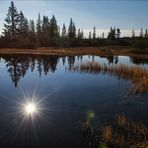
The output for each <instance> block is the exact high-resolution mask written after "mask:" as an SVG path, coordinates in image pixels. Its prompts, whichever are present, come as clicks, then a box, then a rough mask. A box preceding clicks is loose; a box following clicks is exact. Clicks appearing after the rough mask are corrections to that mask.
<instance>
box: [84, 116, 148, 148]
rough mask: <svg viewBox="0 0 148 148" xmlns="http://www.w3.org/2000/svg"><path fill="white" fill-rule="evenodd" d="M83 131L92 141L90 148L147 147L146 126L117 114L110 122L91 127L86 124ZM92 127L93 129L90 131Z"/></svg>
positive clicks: (147, 135)
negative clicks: (102, 147)
mask: <svg viewBox="0 0 148 148" xmlns="http://www.w3.org/2000/svg"><path fill="white" fill-rule="evenodd" d="M85 127H86V128H85V129H84V128H83V133H84V134H85V136H87V138H88V139H89V140H90V143H92V148H97V147H101V146H104V147H108V148H110V147H111V148H148V128H147V127H145V126H144V125H143V124H142V123H140V122H134V121H132V120H129V119H128V118H126V117H125V116H124V114H121V115H118V116H117V117H116V118H115V121H114V122H113V123H112V124H105V125H103V126H101V125H99V126H98V128H92V127H91V125H89V124H87V126H85ZM92 129H93V131H92Z"/></svg>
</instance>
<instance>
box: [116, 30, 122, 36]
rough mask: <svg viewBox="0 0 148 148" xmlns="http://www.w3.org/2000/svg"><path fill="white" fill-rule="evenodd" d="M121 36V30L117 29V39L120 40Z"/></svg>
mask: <svg viewBox="0 0 148 148" xmlns="http://www.w3.org/2000/svg"><path fill="white" fill-rule="evenodd" d="M120 35H121V31H120V28H117V34H116V37H117V38H120Z"/></svg>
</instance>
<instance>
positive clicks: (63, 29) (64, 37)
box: [61, 24, 67, 39]
mask: <svg viewBox="0 0 148 148" xmlns="http://www.w3.org/2000/svg"><path fill="white" fill-rule="evenodd" d="M61 37H62V38H63V39H66V37H67V34H66V26H65V24H63V28H62V35H61Z"/></svg>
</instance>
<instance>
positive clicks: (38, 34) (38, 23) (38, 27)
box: [36, 13, 42, 44]
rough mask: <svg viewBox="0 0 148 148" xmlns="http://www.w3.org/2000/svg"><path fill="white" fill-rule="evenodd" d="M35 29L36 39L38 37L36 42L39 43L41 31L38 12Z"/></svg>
mask: <svg viewBox="0 0 148 148" xmlns="http://www.w3.org/2000/svg"><path fill="white" fill-rule="evenodd" d="M36 31H37V39H38V43H39V44H40V43H41V38H42V37H41V33H42V21H41V16H40V13H39V14H38V20H37V23H36Z"/></svg>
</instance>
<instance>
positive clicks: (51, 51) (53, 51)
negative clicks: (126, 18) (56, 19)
mask: <svg viewBox="0 0 148 148" xmlns="http://www.w3.org/2000/svg"><path fill="white" fill-rule="evenodd" d="M101 48H102V47H74V48H62V47H42V48H36V49H17V48H1V49H0V55H3V54H25V55H57V56H77V55H82V56H84V55H96V56H131V57H139V58H147V59H148V54H142V53H130V49H129V48H127V47H124V48H123V47H122V48H120V47H118V48H119V49H114V47H112V48H109V47H108V49H107V50H106V51H102V50H101ZM115 48H117V47H115Z"/></svg>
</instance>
